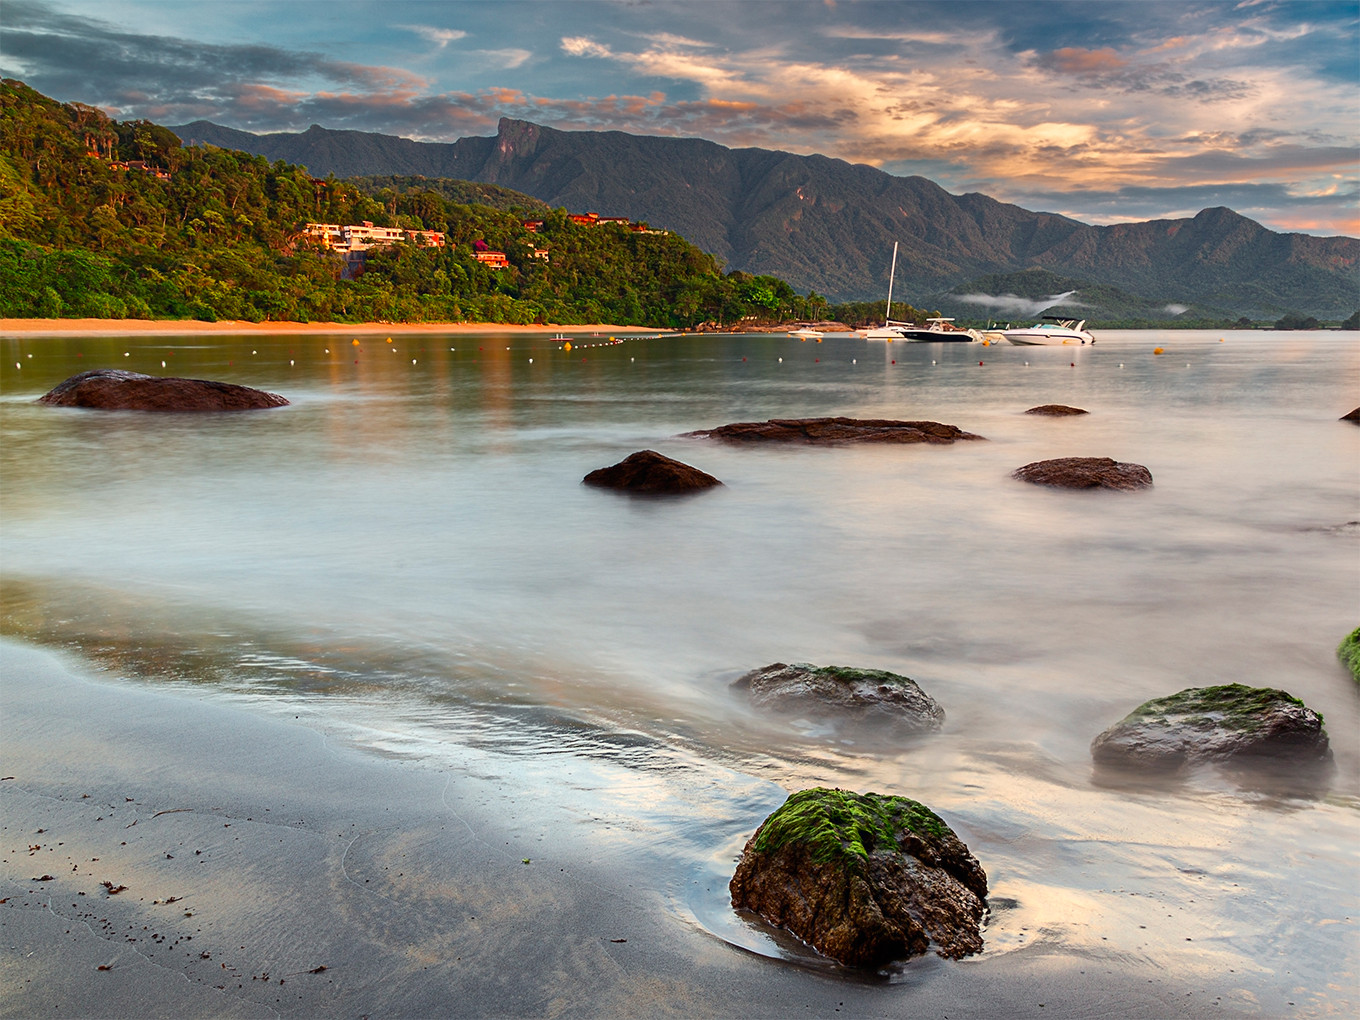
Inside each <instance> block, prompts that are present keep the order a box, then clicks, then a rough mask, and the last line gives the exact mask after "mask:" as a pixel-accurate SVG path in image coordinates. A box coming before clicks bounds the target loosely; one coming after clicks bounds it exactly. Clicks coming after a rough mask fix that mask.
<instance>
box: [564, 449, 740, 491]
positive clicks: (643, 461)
mask: <svg viewBox="0 0 1360 1020" xmlns="http://www.w3.org/2000/svg"><path fill="white" fill-rule="evenodd" d="M582 481H583V482H584V483H585V484H586V485H598V486H600V487H602V488H606V489H623V490H625V491H627V492H647V493H658V494H664V493H678V492H696V491H698V490H701V489H708V488H711V487H713V486H714V485H721V484H722V482H720V481H718V479H716V478H714V477H713V476H712V475H710V474H708V473H707V472H705V471H700V470H699V469H698V468H697V467H691V466H690V465H688V464H685V463H683V462H682V461H678V460H675V459H674V458H672V457H667V456H666V455H665V454H661V453H657V452H656V451H655V450H639V451H638V452H637V453H630V454H629V455H628V456H627V457H625V458H623V460H621V461H619V462H618V463H617V464H612V465H610V466H609V467H604V468H597V469H596V470H594V471H592V472H590V474H588V475H586V476H585V478H583V479H582Z"/></svg>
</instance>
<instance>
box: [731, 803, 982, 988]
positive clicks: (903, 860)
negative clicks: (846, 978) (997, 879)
mask: <svg viewBox="0 0 1360 1020" xmlns="http://www.w3.org/2000/svg"><path fill="white" fill-rule="evenodd" d="M729 889H730V891H731V893H732V905H733V906H735V907H737V908H739V909H746V910H752V911H755V912H756V913H758V914H759V915H760V916H761V917H763V918H764V919H765V920H766V921H768V922H770V923H771V924H775V925H778V926H781V927H783V928H787V929H788V930H789V931H791V932H792V933H793V934H795V935H797V936H798V937H799V938H800V939H802V940H803V941H804V942H806V943H808V944H809V945H811V946H812V947H813V948H814V949H816V950H817V951H818V952H820V953H822V954H823V955H825V956H829V957H831V958H832V959H834V960H837V961H839V962H841V963H843V964H845V965H847V966H851V967H879V966H882V965H884V964H887V963H890V962H892V961H894V960H903V959H909V958H910V957H913V956H920V955H922V954H924V953H925V952H927V951H928V950H929V949H930V948H931V947H932V946H933V947H934V949H935V951H936V953H938V954H939V955H940V956H945V957H950V958H953V959H958V958H960V957H963V956H968V955H971V954H973V953H978V952H981V951H982V919H983V916H984V915H985V913H986V910H987V905H986V904H987V874H986V872H984V871H983V869H982V866H981V865H980V864H979V863H978V861H977V859H976V858H975V857H973V855H972V854H971V853H970V852H969V850H968V847H967V846H965V845H964V843H963V841H962V840H960V839H959V838H958V836H956V835H955V834H954V831H953V830H952V829H951V828H950V827H949V826H948V825H947V824H946V823H945V822H944V820H943V819H941V818H940V816H939V815H937V814H935V812H933V811H931V810H930V808H928V807H926V806H925V805H924V804H921V803H919V802H917V801H914V800H911V799H910V798H907V797H894V796H885V795H881V794H876V793H865V794H857V793H851V792H848V791H845V790H838V789H837V790H831V789H826V788H822V787H818V788H814V789H810V790H802V791H799V792H797V793H794V794H792V795H790V796H789V798H788V800H786V801H785V802H784V804H783V806H781V807H780V808H779V809H778V810H776V811H775V812H774V813H773V814H772V815H770V817H768V818H767V819H765V821H764V823H763V824H762V825H761V826H760V828H759V829H757V830H756V832H755V834H754V835H753V836H752V837H751V839H750V840H749V841H748V842H747V844H746V848H745V849H744V850H743V851H742V856H741V861H740V862H739V863H738V865H737V869H736V873H735V874H734V875H733V876H732V881H731V882H730V883H729Z"/></svg>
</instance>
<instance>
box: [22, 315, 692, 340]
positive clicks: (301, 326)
mask: <svg viewBox="0 0 1360 1020" xmlns="http://www.w3.org/2000/svg"><path fill="white" fill-rule="evenodd" d="M656 332H657V330H655V329H648V328H646V327H643V326H614V325H609V324H607V323H587V324H585V325H580V326H562V325H556V324H553V323H547V324H544V325H539V324H534V325H528V326H515V325H509V324H506V323H499V322H245V321H242V320H226V321H219V322H202V321H200V320H198V319H0V337H5V338H12V337H81V336H187V335H194V336H242V335H246V336H249V335H262V336H288V335H296V336H331V335H341V334H347V335H350V336H375V335H378V336H394V335H397V334H403V333H404V334H427V335H447V334H459V333H510V334H524V335H529V336H542V335H555V334H557V333H574V334H582V333H585V334H590V333H601V334H614V335H624V336H627V335H630V334H638V333H641V334H648V335H650V334H654V333H656ZM662 332H671V331H670V330H663V331H662Z"/></svg>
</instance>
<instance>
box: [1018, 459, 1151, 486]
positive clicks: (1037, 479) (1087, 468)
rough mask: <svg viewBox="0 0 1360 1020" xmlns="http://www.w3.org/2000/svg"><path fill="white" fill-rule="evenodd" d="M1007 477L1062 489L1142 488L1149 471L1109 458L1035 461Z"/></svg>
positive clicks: (1136, 465) (1149, 478)
mask: <svg viewBox="0 0 1360 1020" xmlns="http://www.w3.org/2000/svg"><path fill="white" fill-rule="evenodd" d="M1011 477H1012V478H1018V479H1020V480H1021V481H1022V482H1033V483H1034V484H1035V485H1054V486H1057V487H1059V488H1063V489H1145V488H1147V487H1148V486H1149V485H1151V484H1152V472H1151V471H1149V470H1148V469H1147V468H1145V467H1143V465H1142V464H1128V463H1124V462H1122V461H1116V460H1112V459H1111V458H1109V457H1059V458H1057V459H1056V460H1038V461H1035V462H1034V463H1033V464H1026V465H1025V466H1024V467H1022V468H1018V469H1017V470H1016V471H1014V472H1013V473H1012V474H1011Z"/></svg>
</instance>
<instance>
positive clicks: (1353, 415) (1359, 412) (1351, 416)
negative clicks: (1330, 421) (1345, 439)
mask: <svg viewBox="0 0 1360 1020" xmlns="http://www.w3.org/2000/svg"><path fill="white" fill-rule="evenodd" d="M1341 420H1342V421H1353V422H1355V424H1357V425H1360V407H1357V408H1356V409H1355V410H1354V411H1348V412H1347V413H1345V414H1343V415H1342V416H1341Z"/></svg>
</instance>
